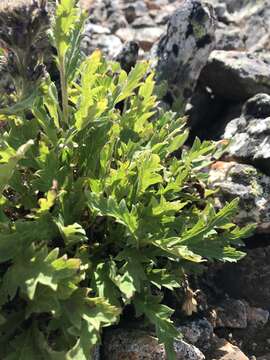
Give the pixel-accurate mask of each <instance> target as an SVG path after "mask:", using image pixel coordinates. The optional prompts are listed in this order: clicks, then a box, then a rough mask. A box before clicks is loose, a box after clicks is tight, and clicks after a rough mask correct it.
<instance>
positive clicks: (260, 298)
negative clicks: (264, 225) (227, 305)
mask: <svg viewBox="0 0 270 360" xmlns="http://www.w3.org/2000/svg"><path fill="white" fill-rule="evenodd" d="M256 241H257V244H258V243H259V239H257V238H256V237H255V238H252V239H249V242H251V244H254V243H256ZM268 243H269V242H268ZM264 245H265V244H264ZM246 252H247V255H246V256H245V257H244V259H242V260H241V261H240V262H239V263H237V264H225V265H223V267H222V269H220V270H219V271H218V273H217V274H216V275H215V282H216V284H219V286H220V287H222V288H223V290H224V291H226V293H228V294H229V295H230V296H231V297H234V298H238V299H239V298H240V299H245V300H246V301H247V302H248V303H249V304H250V306H254V307H258V308H261V309H268V310H269V303H270V276H269V274H270V264H269V257H270V246H269V245H268V246H263V247H257V248H252V249H248V250H247V251H246ZM252 316H253V315H250V314H249V315H248V321H251V319H252ZM266 319H267V313H265V314H264V320H263V323H264V322H265V321H266ZM252 321H253V320H252ZM250 324H251V325H252V322H251V323H250ZM253 324H254V322H253Z"/></svg>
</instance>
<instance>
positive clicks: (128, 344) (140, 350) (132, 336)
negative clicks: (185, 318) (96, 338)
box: [103, 329, 205, 360]
mask: <svg viewBox="0 0 270 360" xmlns="http://www.w3.org/2000/svg"><path fill="white" fill-rule="evenodd" d="M174 348H175V351H176V359H177V360H204V359H205V357H204V355H203V354H202V352H201V351H200V350H199V349H197V348H196V347H195V346H193V345H190V344H188V343H186V342H185V341H182V340H179V341H176V342H175V346H174ZM103 349H104V350H103V359H104V360H119V359H121V360H166V354H165V349H164V346H163V345H162V344H159V343H158V341H157V339H156V338H155V337H153V336H150V335H149V334H147V333H146V332H144V331H141V330H127V329H117V330H110V331H108V332H107V333H106V334H105V336H104V341H103Z"/></svg>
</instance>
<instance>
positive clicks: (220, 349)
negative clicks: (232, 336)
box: [209, 338, 249, 360]
mask: <svg viewBox="0 0 270 360" xmlns="http://www.w3.org/2000/svg"><path fill="white" fill-rule="evenodd" d="M209 359H211V360H249V359H248V357H247V356H246V355H245V354H244V353H243V352H242V351H241V350H240V349H239V348H238V347H237V346H234V345H232V344H231V343H229V342H228V341H227V340H225V339H218V338H216V341H215V347H214V350H213V353H212V354H211V356H210V357H209Z"/></svg>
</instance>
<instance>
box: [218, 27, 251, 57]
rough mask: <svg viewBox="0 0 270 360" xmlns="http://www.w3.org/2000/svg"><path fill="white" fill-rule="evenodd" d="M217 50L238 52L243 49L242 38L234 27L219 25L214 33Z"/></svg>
mask: <svg viewBox="0 0 270 360" xmlns="http://www.w3.org/2000/svg"><path fill="white" fill-rule="evenodd" d="M216 43H217V45H216V49H217V50H226V51H229V50H240V49H245V42H244V39H243V36H241V33H240V32H239V29H238V28H237V27H236V26H225V25H220V26H219V28H218V29H217V31H216Z"/></svg>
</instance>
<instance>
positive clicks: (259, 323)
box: [246, 303, 269, 328]
mask: <svg viewBox="0 0 270 360" xmlns="http://www.w3.org/2000/svg"><path fill="white" fill-rule="evenodd" d="M246 306H247V321H248V325H249V326H252V327H255V328H261V327H263V326H265V325H266V324H267V323H268V320H269V311H268V310H264V309H261V308H258V307H252V306H249V304H248V303H246Z"/></svg>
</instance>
